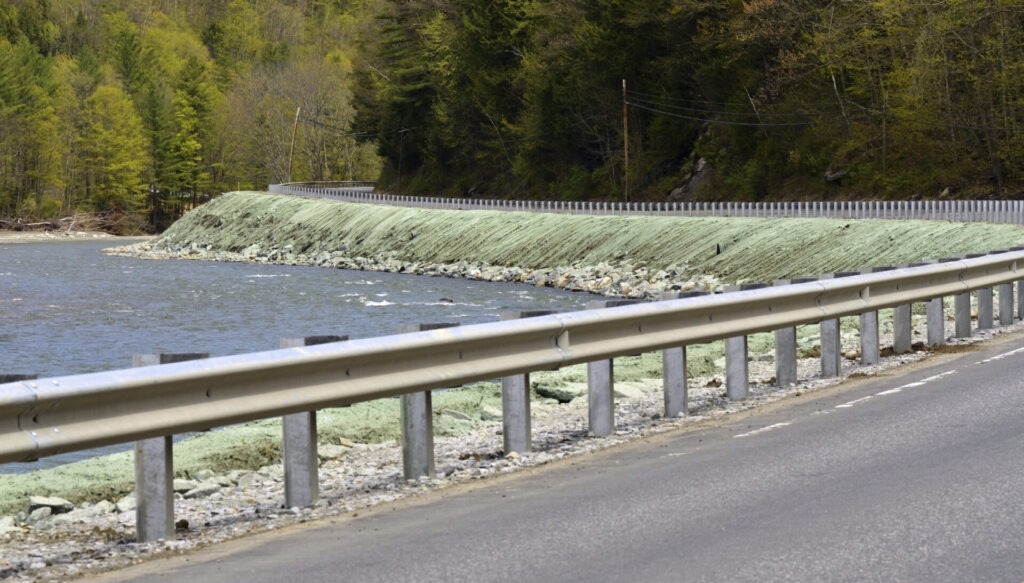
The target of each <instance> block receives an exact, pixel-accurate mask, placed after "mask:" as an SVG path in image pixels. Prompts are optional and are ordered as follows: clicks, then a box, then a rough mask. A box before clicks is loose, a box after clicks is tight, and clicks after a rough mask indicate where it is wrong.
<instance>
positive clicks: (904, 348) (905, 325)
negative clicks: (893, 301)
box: [892, 304, 913, 354]
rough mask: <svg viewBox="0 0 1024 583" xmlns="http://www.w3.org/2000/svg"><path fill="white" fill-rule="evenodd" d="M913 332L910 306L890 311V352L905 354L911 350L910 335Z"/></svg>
mask: <svg viewBox="0 0 1024 583" xmlns="http://www.w3.org/2000/svg"><path fill="white" fill-rule="evenodd" d="M912 331H913V326H912V317H911V310H910V304H905V305H902V306H896V307H895V308H893V309H892V351H893V352H895V353H896V354H906V353H908V352H910V351H911V350H912V345H913V343H912V342H911V333H912Z"/></svg>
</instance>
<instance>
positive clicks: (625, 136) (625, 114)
mask: <svg viewBox="0 0 1024 583" xmlns="http://www.w3.org/2000/svg"><path fill="white" fill-rule="evenodd" d="M622 151H623V158H624V174H623V181H622V182H623V191H622V199H623V201H624V202H629V103H628V102H627V101H626V80H625V79H623V80H622Z"/></svg>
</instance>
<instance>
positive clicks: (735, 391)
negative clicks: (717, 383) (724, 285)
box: [725, 283, 768, 401]
mask: <svg viewBox="0 0 1024 583" xmlns="http://www.w3.org/2000/svg"><path fill="white" fill-rule="evenodd" d="M763 287H768V284H765V283H745V284H742V285H739V286H734V287H731V288H729V289H728V290H727V291H732V292H737V291H747V290H752V289H760V288H763ZM747 357H748V350H747V336H746V335H743V336H733V337H731V338H726V339H725V394H726V396H727V397H728V398H729V400H730V401H742V400H744V399H746V398H747V392H748V384H749V382H748V381H749V379H748V376H749V375H748V366H747Z"/></svg>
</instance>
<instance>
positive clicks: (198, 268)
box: [0, 240, 594, 473]
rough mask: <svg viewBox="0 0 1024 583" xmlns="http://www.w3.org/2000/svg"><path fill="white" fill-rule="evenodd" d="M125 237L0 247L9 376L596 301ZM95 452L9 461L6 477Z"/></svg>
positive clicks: (377, 332) (0, 369)
mask: <svg viewBox="0 0 1024 583" xmlns="http://www.w3.org/2000/svg"><path fill="white" fill-rule="evenodd" d="M118 244H121V243H119V242H116V241H114V242H111V241H110V240H102V241H73V242H53V243H49V242H48V243H15V244H0V354H2V355H3V356H2V361H0V364H2V366H0V374H36V375H39V376H41V377H47V376H58V375H67V374H79V373H87V372H96V371H103V370H112V369H118V368H126V367H128V366H130V365H131V360H132V355H133V354H137V353H158V352H209V353H210V354H211V355H212V356H223V355H229V354H240V353H245V352H255V351H260V350H270V349H274V348H277V346H278V344H279V342H280V339H281V338H285V337H301V336H311V335H324V334H347V335H349V336H350V337H352V338H365V337H372V336H383V335H387V334H393V333H395V332H396V330H397V329H398V327H399V326H400V325H404V324H416V323H426V322H459V323H462V324H470V323H479V322H490V321H496V320H498V317H499V314H500V313H501V312H504V311H509V310H526V309H529V310H538V309H546V310H555V311H567V310H574V309H581V308H582V307H583V306H584V304H585V303H586V302H587V301H589V300H591V299H593V298H594V296H590V295H588V294H582V293H573V292H566V291H562V290H557V289H551V288H536V287H528V286H524V285H521V284H503V283H490V282H474V281H466V280H459V279H449V278H438V277H418V276H411V275H401V274H386V273H369V272H359V271H346V270H338V269H323V268H316V267H289V266H280V265H259V264H246V263H213V262H203V261H148V260H140V259H132V258H126V257H115V256H109V255H106V254H104V253H103V251H102V250H103V249H104V248H107V247H111V246H115V245H118ZM115 449H124V447H120V448H115ZM104 451H108V450H104ZM109 451H114V449H111V450H109ZM95 453H96V452H81V453H75V454H67V455H64V456H55V457H53V458H45V459H43V460H41V461H39V462H35V463H32V464H7V465H3V466H0V473H10V472H23V471H31V470H34V469H40V468H43V467H51V466H53V465H57V464H60V463H67V462H69V461H74V460H76V459H81V458H82V457H83V456H85V455H94V454H95Z"/></svg>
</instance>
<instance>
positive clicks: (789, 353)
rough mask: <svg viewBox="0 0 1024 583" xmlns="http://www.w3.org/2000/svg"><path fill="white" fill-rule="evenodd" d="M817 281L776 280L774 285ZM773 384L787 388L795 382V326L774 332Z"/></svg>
mask: <svg viewBox="0 0 1024 583" xmlns="http://www.w3.org/2000/svg"><path fill="white" fill-rule="evenodd" d="M811 281H817V280H816V279H815V278H813V277H800V278H794V279H777V280H775V285H789V284H796V283H805V282H811ZM774 335H775V382H776V383H777V384H778V385H779V386H780V387H788V386H789V385H793V384H796V382H797V368H796V326H790V327H789V328H780V329H778V330H775V332H774Z"/></svg>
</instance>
